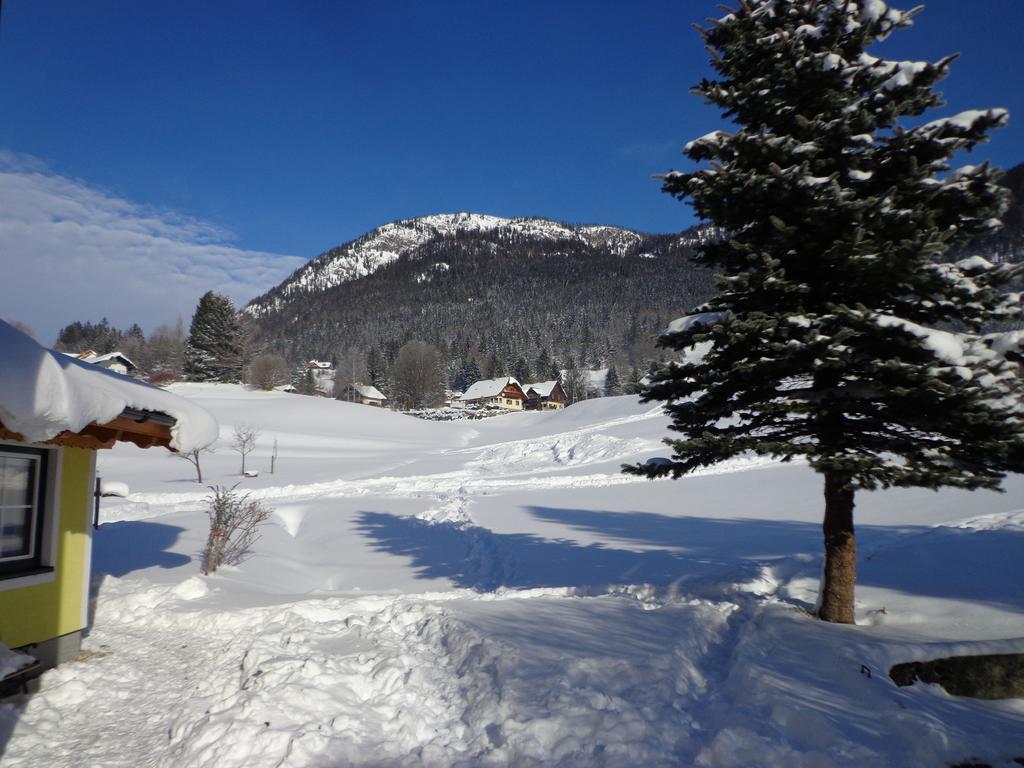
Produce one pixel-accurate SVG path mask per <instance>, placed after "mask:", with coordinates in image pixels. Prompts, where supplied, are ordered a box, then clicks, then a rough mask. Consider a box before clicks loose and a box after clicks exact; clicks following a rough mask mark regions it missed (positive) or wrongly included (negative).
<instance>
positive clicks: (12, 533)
mask: <svg viewBox="0 0 1024 768" xmlns="http://www.w3.org/2000/svg"><path fill="white" fill-rule="evenodd" d="M31 517H32V510H30V509H0V557H18V556H23V555H27V554H28V553H29V543H30V542H31V535H32V529H31V525H30V520H31Z"/></svg>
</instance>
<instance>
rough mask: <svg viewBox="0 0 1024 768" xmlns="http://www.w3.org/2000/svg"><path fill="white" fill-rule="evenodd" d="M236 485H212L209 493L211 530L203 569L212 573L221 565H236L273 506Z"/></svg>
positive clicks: (256, 535)
mask: <svg viewBox="0 0 1024 768" xmlns="http://www.w3.org/2000/svg"><path fill="white" fill-rule="evenodd" d="M235 487H236V486H231V487H230V488H225V487H224V486H221V485H212V486H210V490H211V491H213V493H212V494H210V495H209V496H207V497H206V504H207V509H206V514H207V515H209V517H210V533H209V535H208V536H207V537H206V549H205V550H203V573H204V574H206V575H209V574H211V573H213V572H214V571H216V570H217V569H218V568H219V567H220V566H222V565H237V564H238V563H240V562H241V561H242V558H243V557H244V556H245V553H246V552H248V551H249V548H250V547H251V546H252V545H253V544H254V543H255V542H256V539H258V538H259V530H258V528H259V526H260V525H262V524H263V523H265V522H266V521H267V518H269V517H270V515H271V513H272V512H273V510H272V509H271V508H269V507H265V506H263V503H262V502H261V501H259V500H258V499H250V498H249V494H246V495H244V496H239V495H238V494H236V493H235Z"/></svg>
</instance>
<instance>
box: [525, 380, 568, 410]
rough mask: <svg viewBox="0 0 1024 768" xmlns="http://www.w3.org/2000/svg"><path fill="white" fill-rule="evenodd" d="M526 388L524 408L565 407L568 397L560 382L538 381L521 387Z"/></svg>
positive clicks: (547, 408) (546, 408)
mask: <svg viewBox="0 0 1024 768" xmlns="http://www.w3.org/2000/svg"><path fill="white" fill-rule="evenodd" d="M523 389H524V390H526V408H527V409H528V410H536V411H557V410H559V409H561V408H565V404H566V402H568V400H569V398H568V397H567V396H566V394H565V390H564V389H562V382H560V381H559V380H558V379H555V380H554V381H538V382H537V383H536V384H527V385H525V386H524V387H523Z"/></svg>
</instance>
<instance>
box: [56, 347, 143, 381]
mask: <svg viewBox="0 0 1024 768" xmlns="http://www.w3.org/2000/svg"><path fill="white" fill-rule="evenodd" d="M64 354H65V355H67V356H68V357H73V358H75V359H76V360H81V361H82V362H83V363H92V364H93V365H96V366H99V367H100V368H106V369H107V370H108V371H113V372H114V373H120V374H124V375H129V376H130V375H133V374H134V373H135V372H136V371H137V370H138V369H139V367H138V366H137V365H135V363H133V362H132V361H131V360H129V359H128V358H127V357H125V356H124V355H123V354H122V353H120V352H108V353H107V354H105V355H98V354H96V353H95V352H94V351H93V350H91V349H87V350H85V352H81V353H79V354H77V355H76V354H75V353H74V352H65V353H64Z"/></svg>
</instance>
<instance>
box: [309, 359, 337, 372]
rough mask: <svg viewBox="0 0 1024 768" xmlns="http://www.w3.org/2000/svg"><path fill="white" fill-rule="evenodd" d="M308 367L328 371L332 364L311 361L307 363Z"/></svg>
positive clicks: (323, 361)
mask: <svg viewBox="0 0 1024 768" xmlns="http://www.w3.org/2000/svg"><path fill="white" fill-rule="evenodd" d="M306 367H307V368H320V369H322V370H328V369H329V368H330V367H331V363H330V361H328V360H310V361H309V362H308V363H306Z"/></svg>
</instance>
